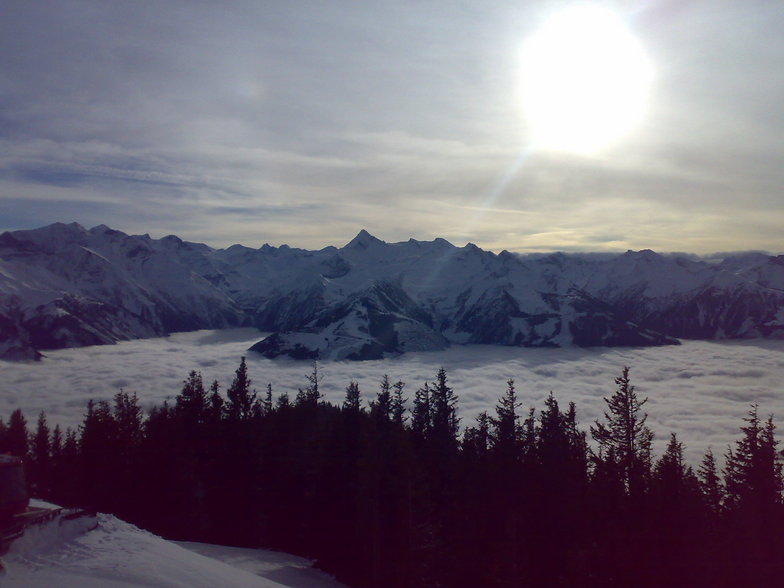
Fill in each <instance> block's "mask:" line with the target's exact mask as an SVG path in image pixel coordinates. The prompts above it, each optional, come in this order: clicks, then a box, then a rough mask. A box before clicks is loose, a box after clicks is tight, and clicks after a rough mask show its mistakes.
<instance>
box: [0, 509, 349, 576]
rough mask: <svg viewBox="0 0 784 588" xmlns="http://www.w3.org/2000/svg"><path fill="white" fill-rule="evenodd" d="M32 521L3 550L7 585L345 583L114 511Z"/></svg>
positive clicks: (302, 564)
mask: <svg viewBox="0 0 784 588" xmlns="http://www.w3.org/2000/svg"><path fill="white" fill-rule="evenodd" d="M94 524H95V519H76V520H73V521H65V522H64V523H63V524H62V525H60V524H58V522H57V521H53V522H51V523H49V524H47V525H43V526H40V527H33V528H31V529H28V530H27V531H26V532H25V535H24V536H23V537H22V538H20V539H18V540H17V541H16V542H14V544H13V545H12V546H11V549H10V550H9V552H8V553H7V554H6V555H5V556H4V557H3V561H4V564H5V572H4V574H3V575H2V576H0V585H2V586H3V588H216V587H221V588H256V587H257V588H283V587H286V586H297V587H299V588H340V586H341V585H340V584H338V583H337V582H335V581H334V580H332V579H331V578H329V577H328V576H326V575H325V574H322V573H320V572H318V571H316V570H313V569H310V568H309V565H308V562H307V561H306V560H303V559H301V558H297V557H294V556H290V555H287V554H281V553H275V552H268V551H263V550H252V549H236V548H231V547H221V546H216V545H203V544H182V545H177V544H175V543H172V542H170V541H166V540H164V539H161V538H160V537H157V536H155V535H152V534H151V533H148V532H146V531H143V530H141V529H138V528H137V527H134V526H133V525H130V524H128V523H125V522H123V521H121V520H119V519H117V518H115V517H113V516H110V515H103V514H101V515H98V526H97V528H95V529H93V530H89V529H90V527H91V526H92V525H94Z"/></svg>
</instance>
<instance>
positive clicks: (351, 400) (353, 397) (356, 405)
mask: <svg viewBox="0 0 784 588" xmlns="http://www.w3.org/2000/svg"><path fill="white" fill-rule="evenodd" d="M343 410H345V411H347V412H353V413H358V412H359V411H360V399H359V384H357V383H356V382H355V381H354V380H351V381H350V382H349V384H348V386H346V399H345V400H344V401H343Z"/></svg>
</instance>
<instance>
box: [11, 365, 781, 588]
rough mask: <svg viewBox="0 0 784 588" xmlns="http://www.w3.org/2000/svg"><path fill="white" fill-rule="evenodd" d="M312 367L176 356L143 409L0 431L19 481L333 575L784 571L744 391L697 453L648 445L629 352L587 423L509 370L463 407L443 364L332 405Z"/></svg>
mask: <svg viewBox="0 0 784 588" xmlns="http://www.w3.org/2000/svg"><path fill="white" fill-rule="evenodd" d="M319 381H320V375H319V373H318V366H317V365H315V364H314V366H313V371H312V372H311V373H310V374H309V375H308V376H307V382H306V384H307V385H306V386H305V387H304V388H301V389H298V390H297V391H296V393H293V394H292V395H289V394H288V393H283V394H279V395H278V394H275V393H273V390H272V389H271V387H270V386H267V387H266V389H263V390H262V391H260V392H257V391H256V390H255V389H254V388H253V386H252V382H251V380H250V379H249V376H248V372H247V366H246V364H245V360H244V358H243V360H242V362H241V364H240V366H239V368H238V369H237V371H236V373H235V375H234V378H233V380H232V382H231V384H230V385H229V386H228V388H227V389H226V390H225V392H224V391H223V390H222V389H221V387H220V385H219V383H218V382H213V383H211V384H209V385H205V383H204V382H203V381H202V377H201V374H200V373H198V372H195V371H193V372H191V373H190V374H189V375H188V377H187V379H186V380H185V381H184V382H183V386H182V389H181V390H180V391H179V393H178V394H177V396H176V398H175V400H174V401H173V402H172V403H168V402H165V403H164V404H163V405H161V406H155V407H153V408H152V409H151V410H150V411H149V412H147V413H145V411H144V410H143V409H142V407H141V405H140V403H139V401H138V399H137V398H136V396H135V395H132V394H128V393H126V392H120V393H118V394H116V395H115V397H114V399H113V401H112V402H111V403H110V402H106V401H97V402H90V403H89V404H88V406H87V407H86V413H85V416H84V421H83V423H82V425H81V426H80V427H79V429H78V431H74V430H70V429H69V430H66V431H62V430H61V429H60V428H59V427H54V429H53V430H50V427H49V425H48V423H47V420H46V415H45V414H41V415H39V417H38V421H37V424H30V425H28V423H27V422H26V420H25V417H24V416H23V414H22V413H21V411H19V410H17V411H15V412H14V413H12V414H11V415H10V418H9V420H8V421H7V422H2V421H0V425H1V426H0V451H2V452H9V453H13V454H16V455H19V456H22V457H24V458H25V459H26V464H27V476H28V480H29V483H30V485H31V492H32V494H33V495H34V496H38V497H41V498H45V499H49V500H52V501H53V502H56V503H58V504H62V505H66V506H85V507H91V508H96V509H98V510H99V511H102V512H109V513H114V514H116V515H117V516H118V517H120V518H123V519H125V520H127V521H130V522H132V523H135V524H137V525H138V526H140V527H143V528H145V529H149V530H151V531H153V532H155V533H158V534H161V535H163V536H164V537H167V538H172V539H181V540H192V541H204V542H210V543H218V544H225V545H238V546H249V547H265V548H270V549H277V550H282V551H287V552H291V553H295V554H300V555H304V556H307V557H310V558H313V559H314V560H316V562H317V565H318V566H319V567H321V568H322V569H324V570H326V571H328V572H331V573H333V574H334V575H335V576H336V577H337V578H338V579H340V580H341V581H343V582H345V583H346V584H348V585H350V586H356V587H360V586H389V587H406V586H411V587H437V586H444V587H460V586H536V587H547V586H564V587H566V586H586V587H600V586H601V587H613V586H618V587H630V586H657V587H660V586H669V587H677V586H711V587H722V586H726V587H737V586H781V585H784V557H782V553H784V505H783V504H782V465H781V455H780V453H779V452H778V449H777V444H778V442H777V441H776V439H775V435H774V423H773V419H772V417H769V418H765V417H763V416H761V415H759V414H758V410H757V407H756V405H753V406H751V407H750V410H749V411H748V414H747V416H746V418H745V419H744V421H743V423H740V424H741V425H742V426H741V428H740V431H739V438H738V440H737V442H736V443H735V444H734V446H732V447H729V448H726V449H725V450H724V451H722V455H723V457H724V459H723V460H721V461H722V462H723V463H724V465H723V467H720V466H719V460H718V459H717V457H716V456H714V454H713V453H712V452H711V451H710V450H709V451H708V453H707V454H706V455H705V456H704V458H703V460H702V462H701V463H700V464H696V469H695V468H694V466H692V465H689V464H686V463H685V462H684V457H683V445H682V443H681V442H679V441H678V439H677V437H676V436H675V435H671V437H670V440H669V443H668V445H667V449H666V451H665V452H664V454H663V455H661V456H654V455H653V453H652V450H651V444H652V440H653V431H651V430H650V429H649V428H648V427H647V425H646V414H645V412H644V404H645V399H641V398H638V396H637V394H636V392H635V389H634V386H633V385H632V383H631V381H630V376H629V370H628V368H624V369H623V370H622V373H621V374H620V376H619V377H618V378H616V379H615V387H614V391H613V389H612V388H611V389H610V390H611V393H610V394H608V396H607V397H606V398H605V403H606V409H605V413H604V417H603V418H602V419H600V420H598V421H597V422H595V423H591V424H589V426H588V427H587V430H586V428H583V427H581V426H580V423H579V422H578V414H577V408H576V407H575V406H574V404H570V405H569V406H567V407H563V406H560V405H559V403H558V401H557V399H556V398H555V397H554V396H553V395H552V394H551V395H550V396H549V397H548V398H547V399H546V401H545V403H544V406H541V407H538V408H537V409H534V408H530V409H527V410H524V409H523V406H522V403H521V402H520V401H519V400H518V396H517V392H516V389H515V384H514V382H513V381H511V380H509V381H508V382H506V383H504V382H502V381H501V382H498V384H497V385H498V388H499V400H498V403H497V405H496V406H495V408H494V409H493V410H492V411H489V412H486V413H482V414H480V415H479V417H478V418H477V419H476V422H475V423H471V424H468V426H465V427H461V423H460V418H459V416H458V395H457V394H456V392H455V391H454V390H453V389H452V388H451V387H450V385H449V382H448V378H447V374H446V373H445V371H444V370H443V369H441V370H439V371H438V373H437V374H436V375H435V378H434V380H433V381H432V382H428V383H425V384H424V385H423V386H422V387H420V388H418V389H416V390H409V388H408V387H407V386H406V385H405V384H404V383H403V382H392V381H390V380H389V378H388V377H387V376H384V377H383V379H382V380H381V382H380V385H379V388H378V390H374V391H372V393H370V394H367V393H365V394H366V396H364V397H363V392H362V391H360V389H359V387H358V385H357V384H356V383H355V382H349V383H348V385H347V387H346V395H345V401H344V402H343V404H342V406H335V405H333V404H330V403H328V402H325V401H324V400H323V399H322V397H321V394H320V392H319ZM173 392H174V391H173Z"/></svg>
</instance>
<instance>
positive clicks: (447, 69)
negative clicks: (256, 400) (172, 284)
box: [0, 0, 784, 253]
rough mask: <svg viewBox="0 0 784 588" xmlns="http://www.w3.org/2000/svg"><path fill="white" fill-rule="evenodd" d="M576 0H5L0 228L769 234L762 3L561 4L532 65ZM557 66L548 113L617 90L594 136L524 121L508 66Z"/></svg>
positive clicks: (655, 239)
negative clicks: (545, 131) (546, 52)
mask: <svg viewBox="0 0 784 588" xmlns="http://www.w3.org/2000/svg"><path fill="white" fill-rule="evenodd" d="M574 6H575V3H571V2H553V1H545V0H542V1H531V0H527V1H524V2H523V1H521V2H517V3H514V2H479V1H474V2H468V1H465V2H458V1H449V2H446V1H436V0H432V1H427V0H417V1H416V2H407V1H404V0H394V1H390V2H386V1H385V0H379V1H375V2H355V1H348V0H346V1H343V0H331V1H330V2H315V1H314V2H283V1H280V2H277V1H268V2H262V1H254V2H250V1H248V2H244V1H235V2H221V3H218V2H207V1H203V2H192V1H188V2H184V1H183V2H179V1H176V0H166V1H165V2H145V1H139V2H97V1H96V2H90V1H84V2H80V1H73V0H54V1H43V0H42V1H36V2H21V1H19V2H7V3H4V7H3V18H2V19H0V229H3V230H4V229H19V228H31V227H36V226H41V225H44V224H47V223H50V222H55V221H66V222H70V221H77V222H80V223H81V224H83V225H85V226H88V227H89V226H93V225H96V224H100V223H105V224H108V225H110V226H112V227H115V228H118V229H121V230H124V231H126V232H133V233H143V232H149V233H151V234H152V235H153V236H155V237H160V236H163V235H165V234H169V233H175V234H178V235H180V236H182V237H184V238H188V239H191V240H197V241H202V242H206V243H209V244H211V245H214V246H225V245H229V244H232V243H236V242H240V243H243V244H246V245H249V246H259V245H261V244H262V243H264V242H269V243H271V244H274V245H277V244H281V243H289V244H291V245H296V246H301V247H322V246H324V245H342V244H344V243H346V242H347V241H348V240H349V239H350V238H351V237H353V235H354V234H356V233H357V232H358V231H359V229H360V228H366V229H368V230H369V231H370V232H371V233H373V234H375V235H377V236H378V237H380V238H382V239H384V240H387V241H397V240H404V239H408V238H409V237H414V238H418V239H432V238H433V237H436V236H442V237H445V238H447V239H449V240H450V241H452V242H453V243H455V244H458V245H463V244H464V243H466V242H468V241H472V242H474V243H477V244H478V245H480V246H482V247H485V248H489V249H493V250H496V251H498V250H500V249H504V248H506V249H509V250H516V251H537V250H574V249H579V250H625V249H628V248H633V249H641V248H652V249H655V250H659V251H688V252H695V253H709V252H715V251H727V250H739V249H744V250H745V249H763V250H769V251H775V252H780V251H782V250H784V246H783V245H782V243H781V238H780V235H781V227H782V226H784V194H782V186H784V155H783V154H784V108H783V107H782V104H784V36H782V35H781V31H782V30H784V3H782V2H781V1H780V0H774V1H770V2H766V1H764V0H755V1H754V2H738V1H737V0H728V1H723V0H690V1H685V0H678V1H675V0H627V1H621V0H617V1H613V2H609V1H608V2H603V3H602V2H597V3H595V4H594V5H593V6H594V7H601V8H602V10H605V11H609V12H608V14H612V15H613V18H614V19H616V20H614V21H613V22H614V23H615V24H614V25H613V26H615V29H612V30H611V31H610V32H608V29H606V28H603V27H604V25H603V24H602V23H601V22H599V21H596V20H594V19H592V18H582V17H578V18H576V19H572V20H573V21H574V20H576V21H577V22H579V23H581V24H580V26H581V27H582V30H579V31H576V30H572V31H571V32H570V33H569V34H568V35H567V36H563V33H562V32H561V35H562V36H560V37H559V36H558V34H555V36H551V37H549V39H550V41H551V45H550V47H551V49H550V51H551V53H552V52H553V51H555V52H556V53H558V54H559V55H561V54H563V55H565V57H563V58H562V59H561V61H554V60H553V58H552V55H550V57H545V58H540V61H538V62H537V61H536V59H535V58H533V57H531V55H532V53H531V49H530V48H531V47H532V46H534V45H535V42H534V40H536V39H541V38H542V35H543V34H544V33H543V31H552V30H553V26H554V25H553V23H554V22H563V21H559V20H558V19H559V18H562V17H563V15H564V14H567V15H568V14H570V11H573V10H575V8H574ZM582 8H583V9H584V8H585V4H584V3H583V5H582ZM572 14H575V13H572ZM619 26H622V27H623V31H624V32H623V34H617V31H618V28H619ZM624 35H625V36H624ZM553 39H555V41H553ZM614 39H617V40H618V43H619V44H613V40H614ZM630 39H631V40H632V42H633V46H632V45H626V46H625V45H623V44H622V41H623V42H626V43H628V42H629V40H630ZM605 41H607V44H606V46H605ZM553 42H554V43H555V46H556V49H552V46H553V45H552V43H553ZM598 45H601V46H602V48H603V51H604V53H602V51H599V52H596V51H595V48H596V46H598ZM638 54H639V55H640V56H642V57H640V58H639V60H638V61H636V62H635V61H631V62H629V63H625V64H624V63H620V61H622V60H620V58H619V57H618V56H619V55H620V56H624V59H625V58H626V57H627V56H630V55H638ZM584 56H588V57H587V58H584ZM541 59H544V61H542V60H541ZM580 59H584V60H583V61H582V62H581V61H580ZM586 59H587V60H586ZM532 60H533V61H532ZM619 60H620V61H619ZM575 62H577V63H578V65H577V66H576V69H572V70H571V72H569V75H567V77H569V78H570V79H571V78H579V79H577V80H576V81H574V82H573V83H571V84H561V85H560V86H556V93H560V95H546V94H545V96H544V103H545V104H547V105H550V106H547V107H546V108H549V111H547V112H546V115H547V116H549V117H550V119H557V120H560V121H567V122H568V125H567V126H568V128H569V129H573V128H574V127H579V126H581V125H582V124H583V122H584V120H593V121H594V122H596V121H599V122H600V123H601V124H600V126H603V127H609V126H612V125H615V124H616V123H617V124H620V123H619V120H616V118H617V117H616V118H614V117H615V114H613V113H621V111H623V110H624V109H625V106H624V105H615V104H613V102H612V100H613V96H634V97H635V98H634V99H635V100H636V99H637V98H640V104H639V105H637V106H639V108H637V110H636V111H635V112H637V118H634V119H633V120H631V119H630V121H631V122H628V121H627V122H624V123H623V125H622V131H623V132H620V133H618V134H617V135H616V136H613V137H612V140H609V139H608V138H606V137H605V138H601V137H600V138H597V141H598V143H601V146H600V147H591V148H589V149H582V150H574V149H571V148H570V145H569V144H568V141H567V143H566V144H560V145H554V144H551V143H552V141H548V137H543V136H535V132H534V131H535V130H536V129H537V128H538V126H537V125H539V123H541V117H542V116H543V115H542V113H541V112H539V114H532V113H533V112H534V111H532V109H531V107H530V103H531V102H530V96H529V94H530V92H532V90H531V89H530V78H528V77H526V76H527V75H528V73H530V71H531V70H532V69H536V68H539V69H542V70H547V71H550V72H555V74H558V75H561V72H560V70H559V69H558V68H560V67H562V66H563V65H564V63H568V64H572V66H574V63H575ZM624 67H626V68H627V69H623V68H624ZM642 70H645V72H647V73H646V76H644V77H645V83H644V84H642V83H641V82H639V81H633V80H637V79H638V78H639V76H637V75H636V74H635V72H638V71H642ZM575 71H576V73H574V72H575ZM583 74H585V75H583ZM648 74H649V75H648ZM525 80H528V81H525ZM635 84H636V85H635ZM597 97H598V99H599V101H604V104H605V105H607V104H609V105H610V107H609V108H607V107H605V108H602V107H601V106H595V105H593V106H591V104H593V103H594V102H596V100H597ZM540 99H541V97H540ZM580 100H581V101H582V104H589V106H588V107H586V108H584V109H582V108H581V106H580V104H581V102H580ZM631 100H632V99H631V98H629V99H628V100H627V99H626V98H624V104H625V103H626V102H628V101H631ZM592 101H593V102H592ZM597 108H598V111H596V109H597ZM599 111H600V112H599ZM619 116H620V114H619ZM537 117H539V118H537ZM621 122H623V121H621ZM540 126H541V125H540ZM593 138H596V137H593ZM599 139H607V140H599Z"/></svg>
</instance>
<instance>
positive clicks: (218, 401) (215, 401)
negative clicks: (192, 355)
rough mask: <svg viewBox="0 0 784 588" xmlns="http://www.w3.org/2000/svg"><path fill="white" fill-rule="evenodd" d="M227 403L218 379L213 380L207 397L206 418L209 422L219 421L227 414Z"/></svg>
mask: <svg viewBox="0 0 784 588" xmlns="http://www.w3.org/2000/svg"><path fill="white" fill-rule="evenodd" d="M224 405H225V403H224V401H223V396H221V394H220V384H218V380H213V381H212V384H210V394H209V397H208V398H207V407H206V409H205V418H206V419H207V422H210V423H213V424H214V423H218V422H220V420H221V419H222V418H223V416H224V414H225V406H224Z"/></svg>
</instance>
